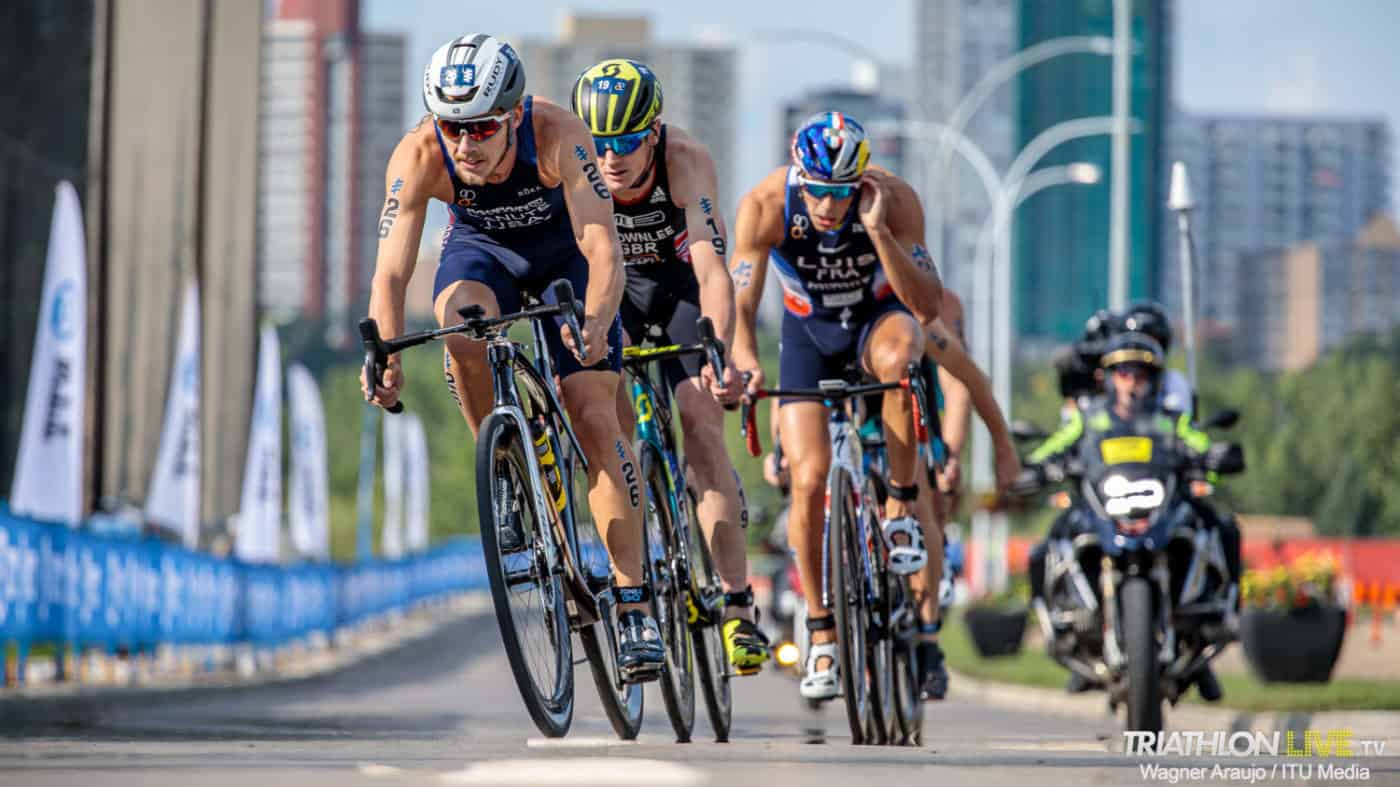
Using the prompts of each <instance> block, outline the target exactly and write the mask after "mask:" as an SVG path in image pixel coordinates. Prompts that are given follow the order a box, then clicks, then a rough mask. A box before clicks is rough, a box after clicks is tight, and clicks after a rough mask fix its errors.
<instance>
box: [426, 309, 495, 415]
mask: <svg viewBox="0 0 1400 787" xmlns="http://www.w3.org/2000/svg"><path fill="white" fill-rule="evenodd" d="M473 304H475V305H477V306H480V307H481V308H482V309H484V310H485V311H486V314H485V316H486V317H499V316H500V315H501V307H500V306H499V305H498V304H497V303H496V295H495V293H493V292H491V288H490V287H487V286H486V285H485V284H482V283H481V282H478V281H459V282H455V283H453V284H450V285H448V286H447V287H446V288H445V289H443V291H442V292H441V293H439V294H438V297H437V301H436V302H434V303H433V313H434V314H435V315H436V316H437V321H438V325H440V326H442V327H447V326H448V325H456V324H457V323H459V322H461V318H460V317H458V316H457V310H458V309H460V308H462V307H463V306H471V305H473ZM445 343H446V345H447V369H446V372H447V382H448V385H449V386H450V387H451V388H452V396H453V398H455V399H456V400H457V406H458V407H459V408H461V410H462V417H463V418H465V419H466V421H467V426H469V427H471V430H472V435H473V436H475V435H476V430H477V427H479V426H480V425H481V420H482V419H483V418H485V417H486V415H487V413H490V412H491V405H492V402H493V401H494V393H493V391H492V390H491V375H490V374H488V373H487V372H488V369H487V366H486V342H481V341H476V340H474V339H468V338H467V337H465V336H462V335H460V334H458V335H455V336H448V337H447V338H446V342H445Z"/></svg>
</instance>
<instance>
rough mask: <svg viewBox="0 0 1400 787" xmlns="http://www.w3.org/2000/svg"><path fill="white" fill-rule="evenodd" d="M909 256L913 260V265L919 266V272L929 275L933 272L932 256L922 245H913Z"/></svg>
mask: <svg viewBox="0 0 1400 787" xmlns="http://www.w3.org/2000/svg"><path fill="white" fill-rule="evenodd" d="M910 256H911V257H913V258H914V264H915V265H917V266H919V270H922V271H928V272H929V273H932V272H934V270H935V268H934V265H933V255H931V254H929V253H928V249H926V248H924V244H922V243H915V244H914V250H913V252H912V253H911V254H910Z"/></svg>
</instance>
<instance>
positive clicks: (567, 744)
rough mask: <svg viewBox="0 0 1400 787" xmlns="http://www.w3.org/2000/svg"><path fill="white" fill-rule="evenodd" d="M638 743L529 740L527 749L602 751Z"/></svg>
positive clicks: (602, 740)
mask: <svg viewBox="0 0 1400 787" xmlns="http://www.w3.org/2000/svg"><path fill="white" fill-rule="evenodd" d="M635 745H637V742H636V741H624V740H621V739H619V738H589V737H586V736H585V737H576V738H527V739H526V741H525V747H526V748H529V749H601V748H604V747H607V746H635Z"/></svg>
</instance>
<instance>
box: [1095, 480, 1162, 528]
mask: <svg viewBox="0 0 1400 787" xmlns="http://www.w3.org/2000/svg"><path fill="white" fill-rule="evenodd" d="M1100 490H1101V491H1102V493H1103V510H1104V513H1106V514H1108V515H1109V516H1111V517H1113V518H1114V519H1119V518H1128V517H1132V516H1133V515H1134V514H1142V513H1150V512H1152V511H1155V510H1157V508H1158V507H1159V506H1161V505H1162V503H1163V502H1164V501H1166V499H1167V488H1166V487H1165V486H1163V485H1162V482H1161V481H1159V480H1157V479H1155V478H1139V479H1137V480H1130V479H1128V478H1126V477H1124V476H1121V475H1111V476H1109V477H1108V478H1105V479H1104V481H1103V484H1102V486H1101V487H1100Z"/></svg>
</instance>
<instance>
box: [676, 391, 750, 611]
mask: <svg viewBox="0 0 1400 787" xmlns="http://www.w3.org/2000/svg"><path fill="white" fill-rule="evenodd" d="M676 404H677V406H678V409H679V410H680V412H681V431H682V432H683V433H684V434H685V459H686V462H688V463H689V464H690V477H689V479H688V480H689V481H690V482H691V483H693V484H694V485H695V492H696V494H697V495H698V497H699V500H700V504H699V506H698V510H697V511H696V512H695V513H696V516H697V517H698V518H699V519H700V527H701V529H702V530H704V532H705V538H706V540H708V542H709V544H710V552H711V553H712V554H713V555H714V558H715V567H716V568H718V569H719V575H720V579H721V580H722V581H723V583H724V590H725V592H726V593H730V592H737V591H742V590H743V589H744V588H746V587H748V584H749V581H748V577H749V565H748V555H747V554H746V552H745V543H744V529H743V528H742V527H740V522H741V520H740V518H739V515H740V511H739V486H738V484H737V482H736V481H735V479H734V465H733V463H732V462H730V461H729V452H728V451H727V450H726V449H725V447H724V410H723V409H722V408H721V407H720V406H719V403H718V402H716V401H715V399H714V397H713V396H711V395H710V394H709V392H708V391H705V390H703V389H701V387H700V381H699V379H698V378H695V377H688V378H686V379H685V380H683V381H682V382H681V383H680V384H679V385H677V386H676ZM724 614H725V617H726V618H732V617H741V618H743V619H744V620H749V621H752V620H753V607H727V608H725V612H724Z"/></svg>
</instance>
